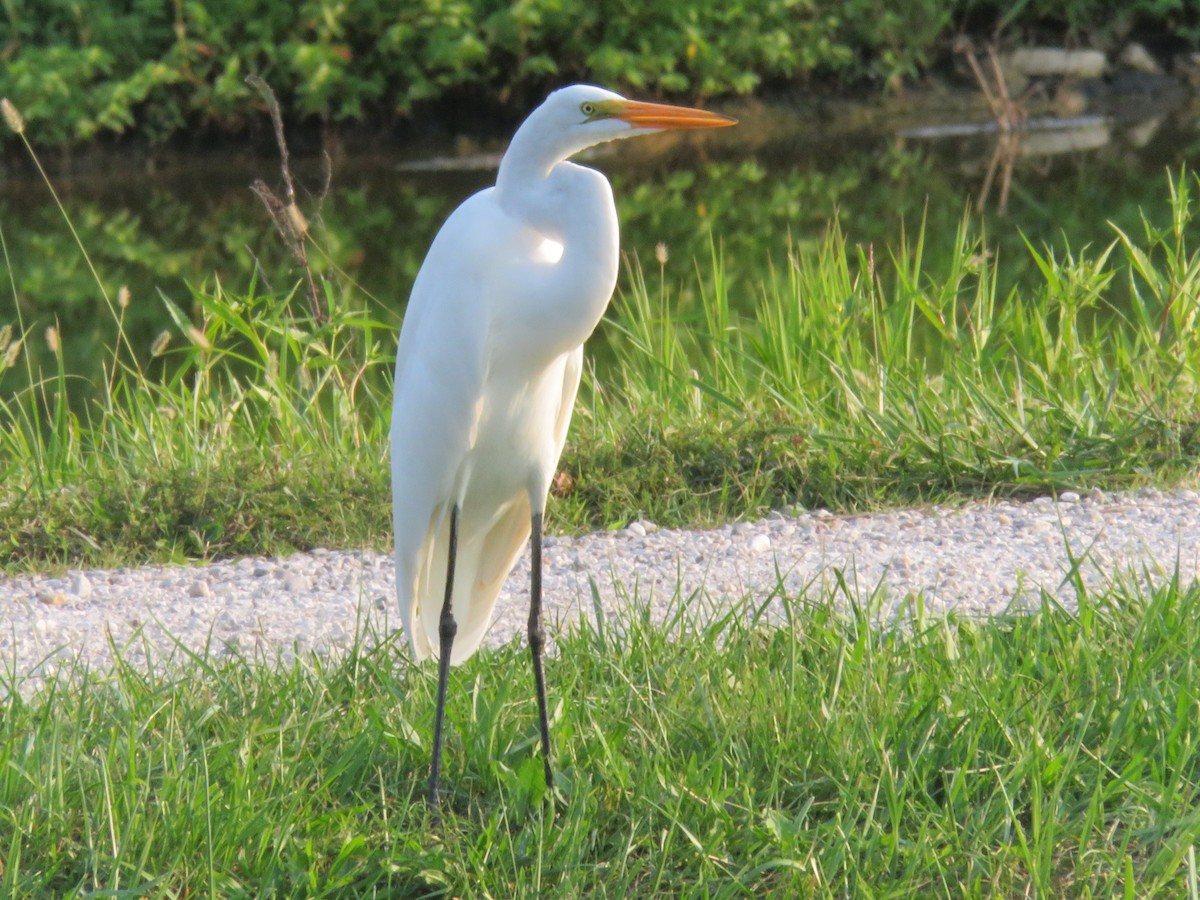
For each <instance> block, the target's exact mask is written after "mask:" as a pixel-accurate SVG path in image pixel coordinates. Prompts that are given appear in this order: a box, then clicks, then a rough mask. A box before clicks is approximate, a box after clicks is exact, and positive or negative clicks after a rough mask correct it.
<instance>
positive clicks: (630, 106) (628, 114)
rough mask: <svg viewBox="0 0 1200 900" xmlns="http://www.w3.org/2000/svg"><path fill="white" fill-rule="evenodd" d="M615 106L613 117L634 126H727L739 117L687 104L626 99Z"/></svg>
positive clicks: (672, 127) (681, 127)
mask: <svg viewBox="0 0 1200 900" xmlns="http://www.w3.org/2000/svg"><path fill="white" fill-rule="evenodd" d="M614 106H615V107H616V109H615V110H614V112H613V118H616V119H620V120H621V121H622V122H628V123H629V124H630V125H632V126H633V127H634V128H664V129H666V128H670V129H683V128H726V127H728V126H730V125H736V124H737V119H734V118H731V117H730V116H723V115H721V114H720V113H714V112H708V111H707V110H703V109H691V108H690V107H687V106H668V105H666V104H665V103H642V102H639V101H637V100H624V101H621V102H619V103H615V104H614Z"/></svg>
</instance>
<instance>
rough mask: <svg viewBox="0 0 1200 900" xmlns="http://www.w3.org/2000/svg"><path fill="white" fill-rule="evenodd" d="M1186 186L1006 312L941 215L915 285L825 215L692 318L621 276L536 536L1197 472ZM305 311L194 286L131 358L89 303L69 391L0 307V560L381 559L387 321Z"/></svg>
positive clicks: (969, 239)
mask: <svg viewBox="0 0 1200 900" xmlns="http://www.w3.org/2000/svg"><path fill="white" fill-rule="evenodd" d="M1196 185H1197V180H1196V179H1195V177H1194V176H1191V175H1188V174H1180V175H1178V176H1175V177H1173V178H1171V179H1170V180H1169V182H1168V189H1169V191H1170V196H1171V201H1172V204H1171V205H1172V212H1171V215H1170V218H1169V220H1168V221H1166V222H1150V221H1147V222H1145V224H1144V228H1143V230H1142V233H1140V234H1124V233H1114V238H1113V241H1112V243H1111V244H1109V245H1108V246H1105V247H1095V248H1093V247H1085V248H1070V247H1069V246H1067V244H1066V243H1065V241H1064V242H1063V243H1062V244H1061V245H1059V246H1054V247H1033V246H1029V247H1028V249H1027V252H1028V253H1029V254H1031V258H1032V259H1033V260H1034V262H1035V263H1036V266H1037V268H1038V271H1039V272H1040V276H1039V278H1038V279H1037V280H1036V281H1035V283H1026V284H1022V285H1020V286H1019V287H1018V288H1017V289H1014V290H1013V292H1012V293H1011V294H1009V295H1007V296H998V295H997V291H996V284H997V282H998V277H997V273H998V272H999V271H1000V270H1001V269H1002V267H1003V266H1004V265H1005V260H1003V259H994V258H992V257H991V255H990V252H989V249H988V248H989V245H988V242H987V240H986V236H981V235H976V234H974V233H973V231H972V226H971V224H970V222H969V221H967V220H964V223H963V226H962V228H961V229H960V231H959V233H958V235H957V236H956V237H955V238H954V241H955V247H956V252H955V253H954V254H950V256H949V258H950V259H951V262H950V263H948V264H945V265H944V266H941V267H939V268H938V269H937V270H931V269H930V268H928V267H927V265H926V264H925V262H924V245H925V241H926V235H925V233H924V230H923V229H922V228H920V227H918V228H917V230H916V232H915V235H913V236H906V235H899V236H898V238H897V240H896V243H895V246H894V247H893V248H892V249H890V250H889V249H888V248H884V247H874V246H868V247H862V246H856V245H852V244H850V243H849V242H848V241H847V239H846V237H845V236H844V235H843V234H842V232H841V231H840V230H839V229H838V228H837V226H836V224H834V225H833V226H831V228H830V230H829V232H828V234H827V236H826V237H825V239H824V240H823V241H819V242H816V243H814V244H798V243H795V242H792V243H786V242H783V243H781V250H782V251H784V256H783V258H782V259H779V260H776V261H774V263H772V261H771V260H764V261H763V268H762V274H761V277H760V278H758V279H756V280H755V281H754V282H753V283H731V282H730V280H729V279H727V278H726V276H725V273H724V269H723V265H722V256H721V253H720V251H719V249H714V251H713V254H712V257H711V259H709V260H706V261H700V262H698V263H697V274H696V284H697V285H698V286H699V287H700V289H701V290H700V291H699V293H700V294H702V300H700V301H699V302H695V303H693V304H691V305H689V304H688V303H685V302H680V301H677V300H676V297H675V293H676V291H675V286H673V285H671V284H669V283H666V281H665V279H664V278H663V277H661V275H660V277H659V278H658V279H656V278H655V277H654V273H653V272H652V271H651V272H649V273H647V272H646V271H644V270H643V268H641V267H640V266H639V264H638V262H637V261H636V260H630V261H629V262H628V264H627V265H626V267H625V275H624V280H623V283H622V287H621V289H620V291H619V293H618V296H617V298H616V299H615V300H614V303H613V307H612V309H611V311H610V313H609V316H608V318H607V319H606V320H605V322H604V324H603V325H602V327H601V333H600V334H599V335H598V336H597V337H596V338H594V339H593V343H592V347H593V353H594V354H596V355H598V356H599V357H600V359H601V362H600V364H599V368H598V371H597V372H595V373H592V372H589V373H588V374H587V375H586V376H585V382H584V386H583V389H582V390H581V393H580V400H579V402H578V404H577V409H576V418H575V422H574V424H573V426H572V431H571V435H570V438H569V439H568V444H567V449H566V452H565V453H564V456H563V460H562V463H561V475H560V478H559V479H558V480H557V482H556V485H555V491H554V493H555V495H556V499H555V500H554V501H553V502H552V503H551V505H550V516H551V527H552V528H554V529H557V530H560V531H563V530H583V529H593V528H604V527H611V526H614V525H620V524H622V523H624V522H627V521H629V520H630V519H634V518H642V517H645V518H649V519H652V520H655V521H657V522H660V523H662V524H666V525H695V524H704V523H712V522H719V521H726V520H729V519H733V518H737V517H742V516H752V515H756V514H759V513H761V512H763V511H765V510H767V509H770V508H780V507H786V506H791V505H793V504H800V505H802V506H804V507H817V506H824V507H829V508H833V509H842V510H851V509H854V510H857V509H869V508H874V507H881V506H889V505H896V504H911V503H920V502H925V501H935V500H951V501H952V500H955V499H957V498H963V497H981V496H996V495H1003V496H1028V495H1032V494H1038V493H1045V492H1048V491H1052V490H1057V489H1062V488H1065V487H1071V488H1074V489H1081V488H1083V489H1086V488H1090V487H1102V488H1122V487H1132V486H1137V485H1141V484H1146V483H1153V484H1157V485H1160V486H1164V485H1170V484H1175V483H1182V482H1194V481H1195V479H1196V464H1197V461H1198V459H1200V416H1198V415H1197V412H1196V410H1197V408H1198V402H1200V398H1198V396H1197V391H1198V384H1200V379H1198V373H1200V340H1198V339H1197V311H1198V310H1200V299H1198V298H1200V252H1197V251H1196V250H1195V249H1194V248H1193V247H1191V246H1190V245H1189V235H1190V234H1191V233H1192V232H1193V231H1194V227H1195V215H1196V203H1195V197H1194V196H1193V192H1194V190H1195V188H1196ZM2 238H3V235H2V234H0V239H2ZM81 250H83V252H84V253H86V250H84V249H83V248H82V247H81ZM97 279H98V280H100V279H101V275H100V274H97ZM12 291H13V295H14V298H15V297H16V289H15V287H12ZM696 293H697V292H696V291H687V292H686V294H687V295H688V296H692V295H695V294H696ZM106 296H107V297H110V298H111V296H112V295H111V294H106ZM323 300H324V303H325V305H326V306H327V308H328V311H329V318H328V321H325V322H323V323H321V324H319V325H314V323H313V321H312V319H311V318H310V316H309V314H308V313H307V311H305V310H304V309H302V308H303V307H305V306H306V304H305V303H304V302H303V300H302V299H301V298H299V297H295V296H291V295H288V294H271V293H260V292H259V291H258V290H257V289H256V286H255V285H254V284H253V283H251V284H249V285H248V286H245V287H242V288H240V289H238V290H230V289H228V288H227V287H226V286H224V285H222V284H220V283H216V282H214V283H210V284H207V285H203V286H198V287H197V288H195V289H194V291H193V295H192V296H191V297H190V298H188V300H187V301H186V302H185V303H178V302H171V301H169V300H167V299H166V298H163V302H164V303H165V304H166V306H167V308H168V310H169V311H170V313H171V315H172V316H173V317H174V321H175V323H176V327H175V329H174V331H173V332H172V333H171V334H170V335H169V337H170V338H171V340H170V342H169V344H168V345H167V347H166V349H165V350H164V351H163V352H162V353H161V355H158V356H154V355H146V354H144V353H138V352H135V350H134V349H133V347H132V346H131V343H130V341H129V340H128V338H127V337H126V335H125V333H124V329H123V311H122V310H123V307H121V304H120V302H119V301H120V298H119V297H118V298H117V301H115V302H114V301H112V300H111V299H110V301H109V307H110V308H111V309H112V310H113V339H112V343H111V347H112V349H111V351H110V354H109V357H108V359H106V360H105V361H104V365H103V369H102V370H100V371H98V373H97V375H96V376H95V378H94V379H93V383H90V384H81V383H79V382H78V381H76V380H74V378H73V377H72V376H68V375H67V374H65V373H66V371H67V368H68V367H67V366H65V365H64V360H63V359H62V351H61V350H58V351H56V353H55V355H54V356H53V357H52V360H53V362H54V365H53V366H52V367H51V368H50V370H49V371H40V370H38V369H36V368H35V367H34V365H33V363H32V362H31V361H30V360H31V354H30V353H29V352H28V346H29V344H30V343H31V342H34V341H40V340H42V339H43V336H42V335H41V334H36V333H33V332H31V331H30V330H29V329H28V328H26V326H25V325H24V323H23V321H22V319H21V317H20V309H21V306H20V303H19V302H18V303H15V304H14V306H15V308H16V309H17V311H18V312H17V319H16V321H13V322H9V323H7V324H4V323H0V357H2V358H3V360H4V363H5V365H8V364H11V365H12V366H15V367H20V368H21V369H22V371H21V372H20V379H19V384H18V386H16V387H12V388H9V389H8V390H7V391H6V390H5V385H4V370H3V369H0V566H3V567H4V568H5V569H8V570H10V571H13V570H21V569H29V568H34V569H37V568H45V567H47V566H65V565H74V566H84V565H98V564H120V563H129V562H139V561H144V560H162V559H173V560H179V559H191V558H214V557H220V556H229V555H236V554H247V553H276V552H285V551H287V550H290V549H294V548H300V549H304V548H310V547H313V546H317V545H326V546H355V545H364V544H367V545H375V546H386V544H387V543H388V527H387V522H388V516H389V512H388V503H389V497H388V493H389V492H388V487H387V481H388V474H387V420H388V416H389V410H390V405H391V404H390V378H391V367H392V356H391V355H392V353H393V352H394V347H395V330H394V329H393V328H391V327H389V326H387V325H385V324H384V323H383V322H381V321H380V320H379V319H378V318H377V317H375V316H373V315H371V314H369V313H367V312H364V310H363V306H364V304H365V302H366V301H364V300H363V298H362V296H361V294H360V293H359V292H358V291H357V290H356V288H355V287H354V286H353V284H351V283H349V282H346V283H342V282H337V281H327V282H325V284H324V297H323ZM62 327H63V328H67V327H69V326H67V325H63V326H62ZM26 385H32V387H29V386H26ZM82 398H88V399H86V400H84V399H82Z"/></svg>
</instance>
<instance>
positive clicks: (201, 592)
mask: <svg viewBox="0 0 1200 900" xmlns="http://www.w3.org/2000/svg"><path fill="white" fill-rule="evenodd" d="M188 596H189V597H211V596H212V588H210V587H209V586H208V582H207V581H205V580H204V579H203V578H198V579H197V580H195V581H193V582H192V584H191V587H189V588H188Z"/></svg>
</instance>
